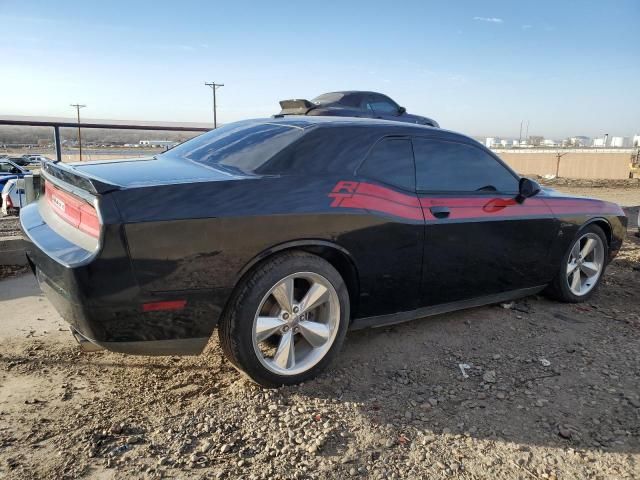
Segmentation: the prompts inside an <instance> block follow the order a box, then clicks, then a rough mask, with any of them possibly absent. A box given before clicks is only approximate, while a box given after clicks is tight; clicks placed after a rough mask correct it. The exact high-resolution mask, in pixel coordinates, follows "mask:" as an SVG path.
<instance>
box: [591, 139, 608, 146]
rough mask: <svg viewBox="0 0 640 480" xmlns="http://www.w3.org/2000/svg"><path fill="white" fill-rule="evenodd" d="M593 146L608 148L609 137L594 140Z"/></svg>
mask: <svg viewBox="0 0 640 480" xmlns="http://www.w3.org/2000/svg"><path fill="white" fill-rule="evenodd" d="M592 146H593V147H595V148H602V147H606V146H607V137H600V138H594V139H593V144H592Z"/></svg>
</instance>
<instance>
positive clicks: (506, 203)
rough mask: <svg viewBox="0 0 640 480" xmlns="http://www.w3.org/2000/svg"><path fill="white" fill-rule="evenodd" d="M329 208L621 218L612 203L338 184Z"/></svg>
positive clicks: (414, 214)
mask: <svg viewBox="0 0 640 480" xmlns="http://www.w3.org/2000/svg"><path fill="white" fill-rule="evenodd" d="M329 197H331V198H333V202H332V204H331V206H332V207H341V208H356V209H357V208H361V209H365V210H371V211H377V212H382V213H387V214H389V215H393V216H397V217H401V218H406V219H409V220H422V219H425V220H436V218H435V217H434V216H433V214H432V213H431V211H430V208H431V207H448V208H449V210H450V214H449V216H448V217H447V219H448V220H465V219H474V218H486V219H491V218H508V217H511V218H512V217H523V218H526V217H539V216H548V215H572V214H613V215H622V214H623V213H622V209H621V208H620V207H619V206H618V205H616V204H613V203H608V202H602V201H599V200H592V199H587V198H585V199H580V198H571V197H568V198H566V199H565V198H545V197H534V198H529V199H527V200H525V201H524V202H523V203H518V202H516V200H515V199H514V198H512V197H494V198H487V197H486V196H468V197H441V196H438V197H433V196H423V197H418V196H417V195H416V196H412V195H408V194H405V193H401V192H398V191H395V190H392V189H390V188H387V187H383V186H380V185H374V184H371V183H366V182H351V181H342V182H338V183H337V184H336V186H335V187H334V189H333V191H332V192H331V193H329Z"/></svg>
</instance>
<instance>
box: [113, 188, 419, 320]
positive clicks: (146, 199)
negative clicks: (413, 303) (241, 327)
mask: <svg viewBox="0 0 640 480" xmlns="http://www.w3.org/2000/svg"><path fill="white" fill-rule="evenodd" d="M343 179H344V178H343V177H341V178H340V179H338V178H317V179H313V178H308V177H304V178H303V177H281V178H256V179H249V180H247V179H245V180H238V181H229V182H215V183H208V184H207V183H201V184H193V185H177V186H168V187H162V188H161V189H157V188H140V189H135V190H129V191H121V192H118V193H117V195H116V199H117V202H118V205H119V207H120V210H121V212H122V216H123V218H124V222H125V232H126V237H127V241H128V245H129V252H130V256H131V259H132V264H133V269H134V272H135V275H136V278H137V279H138V282H139V284H140V287H141V288H142V289H143V290H145V291H149V292H158V291H166V290H174V291H175V290H192V289H210V290H212V291H214V292H215V293H216V295H215V296H216V297H219V298H223V297H225V296H226V295H228V294H229V293H230V292H231V290H232V289H233V287H234V286H235V284H236V282H237V281H238V280H239V276H240V274H241V273H242V272H243V271H244V270H245V268H246V266H247V265H249V264H251V262H252V260H254V259H255V258H256V257H258V256H259V255H260V254H262V253H263V252H265V251H267V250H269V249H273V248H274V247H277V246H278V245H281V244H284V243H286V242H291V241H296V240H312V241H313V240H317V241H326V242H329V243H332V244H335V245H337V246H339V247H341V248H342V249H344V250H345V251H347V252H349V253H350V255H351V257H352V261H353V263H354V264H355V265H356V267H357V269H358V274H359V278H360V301H359V304H360V305H361V307H362V310H361V311H360V313H361V314H373V313H374V312H375V313H386V312H389V311H393V310H395V309H396V308H398V304H399V303H398V302H402V301H403V300H406V299H407V298H408V297H411V295H413V296H414V297H415V298H417V294H418V288H419V284H420V268H419V265H420V264H421V261H422V259H421V248H422V247H421V246H422V235H423V233H424V230H423V222H422V220H421V219H420V220H418V221H415V222H413V223H412V225H413V227H411V225H410V226H409V228H407V224H406V222H405V221H403V220H399V219H397V218H394V217H392V216H389V215H384V214H370V213H368V212H367V211H364V210H362V209H335V208H332V207H331V204H332V202H333V199H332V198H331V197H329V193H330V192H331V191H332V189H333V188H334V186H335V185H336V183H337V182H338V181H339V180H343ZM381 272H384V275H381ZM212 293H213V292H212ZM396 297H397V298H396Z"/></svg>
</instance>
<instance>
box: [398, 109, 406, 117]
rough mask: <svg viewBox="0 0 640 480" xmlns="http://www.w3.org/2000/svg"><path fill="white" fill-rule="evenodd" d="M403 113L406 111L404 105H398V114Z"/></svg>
mask: <svg viewBox="0 0 640 480" xmlns="http://www.w3.org/2000/svg"><path fill="white" fill-rule="evenodd" d="M404 113H407V109H406V108H404V107H398V115H402V114H404Z"/></svg>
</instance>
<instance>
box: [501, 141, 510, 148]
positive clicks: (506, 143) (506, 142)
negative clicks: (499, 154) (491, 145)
mask: <svg viewBox="0 0 640 480" xmlns="http://www.w3.org/2000/svg"><path fill="white" fill-rule="evenodd" d="M500 145H502V148H507V145H509V142H508V141H507V140H500Z"/></svg>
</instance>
